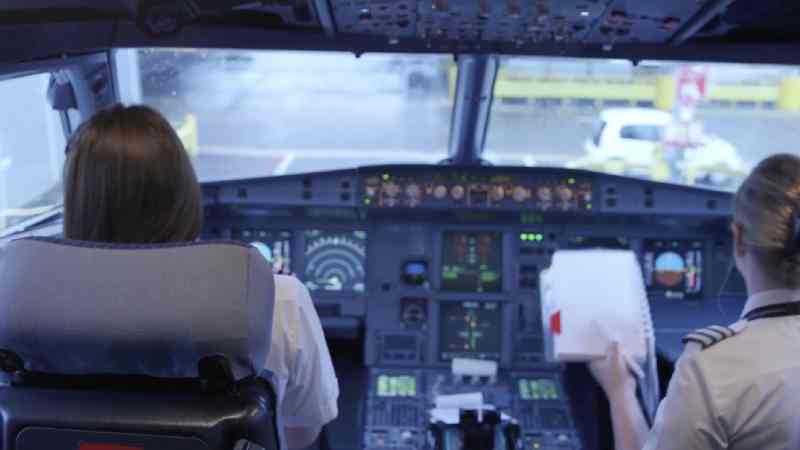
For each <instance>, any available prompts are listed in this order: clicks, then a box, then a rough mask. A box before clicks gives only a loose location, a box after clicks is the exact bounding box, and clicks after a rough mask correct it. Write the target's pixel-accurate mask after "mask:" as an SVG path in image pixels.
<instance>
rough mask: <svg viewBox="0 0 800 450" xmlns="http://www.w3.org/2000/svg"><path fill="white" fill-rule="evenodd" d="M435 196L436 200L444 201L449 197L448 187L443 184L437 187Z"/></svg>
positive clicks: (434, 190) (434, 189)
mask: <svg viewBox="0 0 800 450" xmlns="http://www.w3.org/2000/svg"><path fill="white" fill-rule="evenodd" d="M433 196H434V197H435V198H436V200H444V198H445V197H447V186H445V185H443V184H439V185H437V186H436V187H435V188H433Z"/></svg>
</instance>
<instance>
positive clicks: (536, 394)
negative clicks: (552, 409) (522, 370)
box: [517, 378, 559, 400]
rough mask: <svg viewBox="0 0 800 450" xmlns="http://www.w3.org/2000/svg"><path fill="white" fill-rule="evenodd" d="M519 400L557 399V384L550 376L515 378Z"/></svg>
mask: <svg viewBox="0 0 800 450" xmlns="http://www.w3.org/2000/svg"><path fill="white" fill-rule="evenodd" d="M517 385H518V390H519V398H520V399H521V400H558V399H559V395H558V386H557V385H556V382H555V381H554V380H552V379H550V378H536V379H529V378H520V379H519V380H517Z"/></svg>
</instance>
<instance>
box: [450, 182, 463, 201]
mask: <svg viewBox="0 0 800 450" xmlns="http://www.w3.org/2000/svg"><path fill="white" fill-rule="evenodd" d="M450 196H451V197H453V200H462V199H464V186H461V185H460V184H457V185H455V186H453V188H452V189H450Z"/></svg>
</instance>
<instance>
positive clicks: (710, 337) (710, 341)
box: [683, 325, 737, 350]
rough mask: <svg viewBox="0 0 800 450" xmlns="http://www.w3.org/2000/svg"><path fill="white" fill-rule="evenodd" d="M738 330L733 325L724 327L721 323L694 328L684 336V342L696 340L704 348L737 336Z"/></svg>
mask: <svg viewBox="0 0 800 450" xmlns="http://www.w3.org/2000/svg"><path fill="white" fill-rule="evenodd" d="M736 333H737V330H736V329H735V327H734V328H732V327H722V326H719V325H712V326H710V327H706V328H700V329H699V330H694V331H692V332H691V333H689V334H687V335H686V336H684V337H683V343H684V344H687V343H689V342H694V343H697V344H700V346H701V347H702V349H703V350H705V349H707V348H709V347H711V346H713V345H716V344H718V343H720V342H722V341H724V340H725V339H728V338H730V337H733V336H736Z"/></svg>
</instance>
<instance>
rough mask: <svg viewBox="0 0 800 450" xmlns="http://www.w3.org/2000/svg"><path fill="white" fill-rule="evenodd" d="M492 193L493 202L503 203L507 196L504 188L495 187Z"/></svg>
mask: <svg viewBox="0 0 800 450" xmlns="http://www.w3.org/2000/svg"><path fill="white" fill-rule="evenodd" d="M490 193H491V198H492V201H493V202H501V201H503V198H505V196H506V190H505V189H504V188H503V186H494V187H493V188H492V189H491V191H490Z"/></svg>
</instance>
